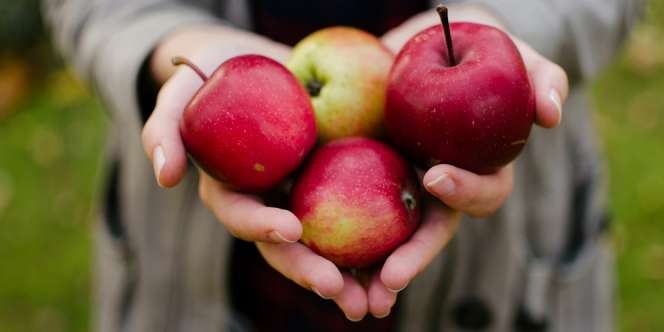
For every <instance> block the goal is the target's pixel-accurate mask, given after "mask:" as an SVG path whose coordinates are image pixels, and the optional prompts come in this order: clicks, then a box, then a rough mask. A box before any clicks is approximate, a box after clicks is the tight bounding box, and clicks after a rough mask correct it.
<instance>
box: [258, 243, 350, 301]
mask: <svg viewBox="0 0 664 332" xmlns="http://www.w3.org/2000/svg"><path fill="white" fill-rule="evenodd" d="M256 247H257V248H258V251H259V252H260V253H261V255H262V256H263V258H265V261H267V263H268V264H270V266H272V268H274V269H275V270H277V271H278V272H279V273H281V274H282V275H284V276H285V277H286V278H288V279H290V280H292V281H294V282H295V283H296V284H298V285H300V286H301V287H303V288H306V289H310V290H312V291H313V292H315V293H316V294H318V295H319V296H320V297H322V298H324V299H331V298H333V297H335V296H339V295H340V294H341V293H342V290H344V289H345V288H346V286H345V284H344V277H342V275H341V272H340V271H339V269H338V268H337V267H336V266H335V265H334V264H333V263H332V262H330V261H329V260H327V259H325V258H323V257H321V256H318V255H316V254H315V253H314V252H313V251H311V250H310V249H309V248H307V247H305V246H304V245H303V244H301V243H292V244H273V243H266V242H256Z"/></svg>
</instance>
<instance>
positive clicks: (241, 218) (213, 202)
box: [199, 172, 302, 243]
mask: <svg viewBox="0 0 664 332" xmlns="http://www.w3.org/2000/svg"><path fill="white" fill-rule="evenodd" d="M199 196H200V197H201V200H202V201H203V202H204V203H205V205H206V206H207V207H208V209H210V210H211V211H212V213H213V214H214V215H215V217H217V219H218V220H219V221H220V222H221V223H222V224H224V226H225V227H226V229H227V230H228V231H229V232H230V233H231V234H233V236H235V237H237V238H240V239H243V240H245V241H265V242H272V243H293V242H295V241H297V240H299V239H300V236H301V235H302V224H301V223H300V221H299V220H298V219H297V217H296V216H295V215H294V214H293V213H292V212H290V211H288V210H284V209H278V208H274V207H268V206H265V205H264V204H263V203H262V202H261V201H260V200H259V199H258V198H256V197H254V196H250V195H245V194H240V193H236V192H234V191H232V190H229V189H227V188H225V187H224V184H223V183H221V182H218V181H216V180H215V179H213V178H211V177H210V176H209V175H207V174H205V172H200V180H199Z"/></svg>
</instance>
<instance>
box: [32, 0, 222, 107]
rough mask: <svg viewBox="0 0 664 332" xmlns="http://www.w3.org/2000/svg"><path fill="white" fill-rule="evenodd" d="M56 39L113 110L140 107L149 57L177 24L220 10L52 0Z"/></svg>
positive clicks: (49, 18) (140, 0)
mask: <svg viewBox="0 0 664 332" xmlns="http://www.w3.org/2000/svg"><path fill="white" fill-rule="evenodd" d="M43 12H44V18H45V21H46V23H47V24H48V26H49V27H50V29H51V33H52V35H53V39H54V40H55V44H56V46H57V47H58V49H59V50H60V52H61V53H62V54H63V55H64V56H65V58H66V59H67V60H68V62H69V63H71V64H72V65H73V66H74V68H75V70H76V71H77V72H78V73H79V75H80V76H81V77H83V78H84V79H86V80H88V81H90V83H92V84H93V86H94V87H95V88H96V90H97V92H98V93H99V95H100V96H101V97H102V99H103V100H104V101H105V102H106V103H107V105H109V106H110V109H112V110H113V111H121V112H126V111H129V112H137V111H138V96H137V87H136V81H137V77H138V73H139V70H140V69H141V66H142V64H143V63H144V61H145V59H146V58H147V57H148V56H149V54H150V53H151V51H152V50H153V48H154V47H155V46H156V45H157V43H158V42H159V41H160V39H161V38H163V37H164V36H165V35H166V34H168V33H169V32H171V31H173V30H174V29H176V28H178V27H180V26H184V25H188V24H196V23H203V22H214V21H216V20H217V18H215V17H214V16H212V15H211V14H209V13H207V12H206V11H204V10H203V9H201V8H196V7H193V6H191V5H184V4H180V3H177V2H175V1H172V0H171V1H167V0H46V1H44V3H43Z"/></svg>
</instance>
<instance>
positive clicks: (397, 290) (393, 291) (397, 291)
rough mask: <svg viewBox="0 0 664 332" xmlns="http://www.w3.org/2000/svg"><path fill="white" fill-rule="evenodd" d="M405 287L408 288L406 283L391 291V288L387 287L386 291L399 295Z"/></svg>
mask: <svg viewBox="0 0 664 332" xmlns="http://www.w3.org/2000/svg"><path fill="white" fill-rule="evenodd" d="M406 287H408V283H406V284H405V285H403V287H401V288H399V289H392V288H389V287H387V290H388V291H390V292H392V293H399V292H400V291H402V290H404V289H406Z"/></svg>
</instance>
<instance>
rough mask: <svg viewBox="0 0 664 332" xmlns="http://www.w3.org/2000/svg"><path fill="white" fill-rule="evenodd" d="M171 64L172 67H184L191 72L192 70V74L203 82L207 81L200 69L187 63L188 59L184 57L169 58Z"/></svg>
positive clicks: (189, 62)
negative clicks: (194, 73)
mask: <svg viewBox="0 0 664 332" xmlns="http://www.w3.org/2000/svg"><path fill="white" fill-rule="evenodd" d="M171 63H173V65H174V66H179V65H185V66H187V67H189V68H191V70H193V71H194V72H196V74H197V75H198V77H200V78H201V79H202V80H203V82H205V81H207V80H208V77H207V75H205V73H204V72H203V71H202V70H201V68H199V67H198V66H197V65H195V64H194V63H193V62H191V61H189V59H187V58H185V57H181V56H174V57H173V58H171Z"/></svg>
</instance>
